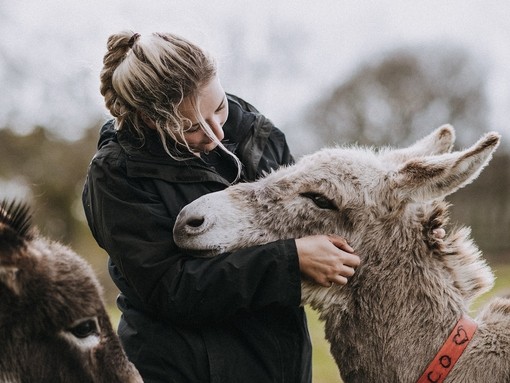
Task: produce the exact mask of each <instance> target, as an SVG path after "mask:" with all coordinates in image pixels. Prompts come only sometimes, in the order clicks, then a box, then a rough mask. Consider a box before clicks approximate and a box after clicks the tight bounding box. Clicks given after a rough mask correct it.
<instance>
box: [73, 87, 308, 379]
mask: <svg viewBox="0 0 510 383" xmlns="http://www.w3.org/2000/svg"><path fill="white" fill-rule="evenodd" d="M228 98H229V109H230V112H229V118H228V120H227V122H226V124H225V126H224V131H225V139H224V141H223V142H224V143H225V145H226V146H227V147H228V148H229V149H230V150H232V151H233V152H235V153H236V154H237V155H238V157H239V158H240V159H241V161H242V162H243V164H244V168H243V176H242V180H243V181H252V180H254V179H256V178H257V177H259V176H260V175H262V174H263V173H264V172H267V171H270V170H271V169H274V168H277V167H278V166H279V165H283V164H289V163H292V161H293V160H292V156H291V155H290V153H289V150H288V147H287V144H286V141H285V137H284V135H283V133H281V132H280V131H279V130H278V129H276V128H275V127H274V126H273V125H272V123H271V122H270V121H269V120H268V119H266V118H265V117H263V116H262V115H260V114H259V113H257V111H256V110H255V109H254V108H253V107H252V106H251V105H249V104H247V103H245V102H244V101H243V100H241V99H239V98H236V97H234V96H231V95H229V97H228ZM234 177H235V166H234V163H233V161H232V160H231V159H230V158H229V157H228V156H226V155H224V154H222V153H221V152H220V151H219V150H215V151H213V152H212V153H211V154H209V156H207V158H206V159H205V161H204V160H202V159H200V158H193V159H189V160H185V161H177V160H174V159H172V158H171V157H170V156H168V154H167V153H165V152H164V150H163V147H162V145H161V143H160V141H159V139H158V137H157V136H156V135H155V134H154V135H151V134H149V135H147V136H146V139H145V141H143V142H141V141H138V140H136V139H134V138H133V135H131V134H129V130H127V129H126V130H122V131H120V132H117V131H115V130H114V128H113V122H112V121H110V122H108V123H106V124H105V125H104V126H103V128H102V130H101V138H100V141H99V149H98V152H97V153H96V155H95V156H94V158H93V159H92V162H91V164H90V167H89V172H88V177H87V181H86V184H85V187H84V191H83V204H84V208H85V213H86V216H87V220H88V222H89V226H90V228H91V230H92V233H93V235H94V237H95V239H96V240H97V242H98V244H99V245H100V246H101V247H102V248H104V249H105V250H106V251H107V252H108V254H109V256H110V261H109V269H110V275H111V276H112V278H113V280H114V282H115V283H116V285H117V286H118V287H119V289H120V291H121V294H120V296H119V299H118V305H119V308H120V310H121V311H122V313H123V315H122V318H121V321H120V324H119V335H120V337H121V341H122V343H123V346H124V348H125V350H126V352H127V354H128V356H129V358H130V359H131V361H133V363H134V364H135V365H136V367H137V368H138V369H139V370H140V372H141V374H142V376H143V377H144V380H145V382H218V383H220V382H221V383H226V382H257V383H260V382H310V381H311V346H310V339H309V335H308V330H307V326H306V318H305V315H304V311H303V309H302V308H301V307H299V304H300V271H299V264H298V258H297V253H296V248H295V242H294V240H284V241H277V242H273V243H269V244H267V245H263V246H257V247H253V248H247V249H243V250H240V251H237V252H234V253H226V254H222V255H219V256H217V257H214V258H194V257H191V256H190V255H188V254H185V253H183V252H181V251H180V249H178V248H177V247H176V245H175V243H174V241H173V238H172V229H173V226H174V223H175V218H176V216H177V214H178V213H179V211H180V210H181V209H182V207H183V206H185V205H186V204H188V203H190V202H191V201H193V200H194V199H196V198H198V197H200V196H202V195H204V194H207V193H210V192H214V191H218V190H222V189H224V188H226V187H227V186H228V185H229V184H230V182H231V181H232V180H233V178H234Z"/></svg>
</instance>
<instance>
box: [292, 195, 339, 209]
mask: <svg viewBox="0 0 510 383" xmlns="http://www.w3.org/2000/svg"><path fill="white" fill-rule="evenodd" d="M301 196H303V197H305V198H308V199H311V200H312V202H313V203H314V204H315V205H316V206H317V207H318V208H319V209H328V210H338V208H337V207H336V205H335V204H334V203H333V201H331V200H330V199H329V198H326V197H324V196H323V195H322V194H319V193H312V192H310V193H302V194H301Z"/></svg>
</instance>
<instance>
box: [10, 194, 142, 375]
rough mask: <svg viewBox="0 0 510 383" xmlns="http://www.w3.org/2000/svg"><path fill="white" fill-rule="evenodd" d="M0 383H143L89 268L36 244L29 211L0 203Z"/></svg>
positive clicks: (56, 248)
mask: <svg viewBox="0 0 510 383" xmlns="http://www.w3.org/2000/svg"><path fill="white" fill-rule="evenodd" d="M0 381H1V382H8V383H22V382H36V381H37V382H52V383H53V382H55V383H82V382H83V383H92V382H94V383H141V382H142V379H141V377H140V375H139V373H138V371H137V370H136V369H135V367H134V366H133V365H132V364H131V363H130V362H129V361H128V359H127V357H126V355H125V353H124V351H123V350H122V347H121V345H120V342H119V339H118V338H117V335H116V334H115V332H114V330H113V328H112V326H111V323H110V320H109V317H108V314H107V312H106V310H105V307H104V303H103V300H102V288H101V285H100V284H99V281H98V280H97V278H96V276H95V274H94V272H93V270H92V268H91V266H90V265H89V264H88V263H87V262H86V261H85V260H84V259H83V258H81V257H80V256H78V255H77V254H76V253H75V252H73V251H72V250H71V249H70V248H69V247H67V246H64V245H62V244H60V243H58V242H54V241H50V240H48V239H46V238H44V237H43V236H41V235H40V234H39V233H38V231H37V229H36V228H35V227H33V226H32V223H31V213H30V209H29V207H28V205H27V204H25V203H22V202H17V201H12V202H8V201H6V200H4V201H2V202H1V203H0Z"/></svg>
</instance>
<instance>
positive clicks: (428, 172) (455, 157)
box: [393, 132, 501, 201]
mask: <svg viewBox="0 0 510 383" xmlns="http://www.w3.org/2000/svg"><path fill="white" fill-rule="evenodd" d="M500 137H501V136H500V135H499V134H498V133H495V132H491V133H488V134H486V135H485V136H484V137H483V138H481V139H480V140H479V141H478V142H477V143H476V144H475V145H473V146H472V147H471V148H469V149H466V150H464V151H461V152H454V153H447V154H442V155H438V156H428V157H422V158H414V159H411V160H409V161H407V162H406V163H404V164H403V165H402V166H401V168H400V169H399V170H398V171H397V173H396V174H395V175H394V177H393V186H394V187H395V188H396V189H398V190H400V191H401V192H402V193H403V195H404V196H405V197H407V198H411V199H412V200H414V201H430V200H432V199H436V198H443V197H446V196H447V195H449V194H451V193H453V192H455V191H456V190H458V189H460V188H462V187H464V186H466V185H467V184H469V183H471V182H472V181H473V180H475V179H476V178H477V177H478V175H479V174H480V172H481V171H482V169H483V168H484V167H485V165H487V164H488V163H489V161H490V159H491V158H492V153H493V152H494V151H495V150H496V148H497V147H498V145H499V141H500Z"/></svg>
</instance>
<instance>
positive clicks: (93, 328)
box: [69, 318, 99, 339]
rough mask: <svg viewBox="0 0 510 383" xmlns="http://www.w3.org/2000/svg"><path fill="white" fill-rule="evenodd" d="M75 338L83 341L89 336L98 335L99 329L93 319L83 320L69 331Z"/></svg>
mask: <svg viewBox="0 0 510 383" xmlns="http://www.w3.org/2000/svg"><path fill="white" fill-rule="evenodd" d="M69 332H70V333H71V334H73V335H74V336H75V337H77V338H80V339H83V338H86V337H88V336H90V335H94V334H99V328H98V325H97V321H96V319H95V318H89V319H85V320H83V321H81V322H79V323H78V324H76V325H75V326H73V327H71V328H70V329H69Z"/></svg>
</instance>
